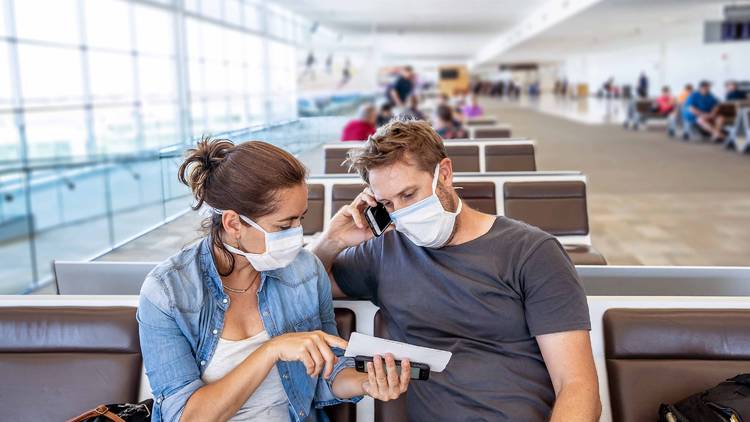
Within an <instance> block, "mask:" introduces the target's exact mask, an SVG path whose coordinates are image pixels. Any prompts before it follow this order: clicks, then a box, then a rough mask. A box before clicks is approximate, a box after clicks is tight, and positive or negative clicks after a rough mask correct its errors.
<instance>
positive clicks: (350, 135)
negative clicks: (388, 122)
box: [341, 104, 378, 141]
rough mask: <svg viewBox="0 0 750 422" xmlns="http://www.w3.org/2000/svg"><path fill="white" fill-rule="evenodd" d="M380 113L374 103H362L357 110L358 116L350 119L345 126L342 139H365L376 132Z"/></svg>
mask: <svg viewBox="0 0 750 422" xmlns="http://www.w3.org/2000/svg"><path fill="white" fill-rule="evenodd" d="M377 118H378V115H377V113H376V112H375V106H374V105H372V104H362V105H361V106H360V107H359V111H358V112H357V118H356V119H354V120H352V121H350V122H349V123H347V124H346V126H344V131H343V133H342V134H341V140H342V141H364V140H366V139H367V137H368V136H370V135H372V134H373V133H375V130H376V129H377V128H376V127H375V124H376V123H377Z"/></svg>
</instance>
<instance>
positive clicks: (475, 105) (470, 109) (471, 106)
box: [463, 95, 484, 118]
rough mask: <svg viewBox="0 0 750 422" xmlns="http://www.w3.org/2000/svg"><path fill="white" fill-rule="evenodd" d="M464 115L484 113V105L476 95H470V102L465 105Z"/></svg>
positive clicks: (469, 116) (475, 115) (477, 115)
mask: <svg viewBox="0 0 750 422" xmlns="http://www.w3.org/2000/svg"><path fill="white" fill-rule="evenodd" d="M463 112H464V116H466V117H468V118H472V117H479V116H481V115H482V114H484V110H482V106H480V105H479V101H478V100H477V97H476V95H471V96H469V103H468V104H466V105H464V109H463Z"/></svg>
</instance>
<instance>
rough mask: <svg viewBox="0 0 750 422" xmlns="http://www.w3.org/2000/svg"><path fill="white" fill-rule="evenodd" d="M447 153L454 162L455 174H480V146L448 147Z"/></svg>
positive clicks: (446, 148)
mask: <svg viewBox="0 0 750 422" xmlns="http://www.w3.org/2000/svg"><path fill="white" fill-rule="evenodd" d="M445 152H446V153H447V154H448V157H450V158H451V162H453V171H455V172H475V173H478V172H479V170H480V169H479V146H478V145H447V146H446V147H445Z"/></svg>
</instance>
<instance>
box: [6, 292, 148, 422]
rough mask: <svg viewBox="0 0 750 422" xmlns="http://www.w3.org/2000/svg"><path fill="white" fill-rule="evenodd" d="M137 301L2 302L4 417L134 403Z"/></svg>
mask: <svg viewBox="0 0 750 422" xmlns="http://www.w3.org/2000/svg"><path fill="white" fill-rule="evenodd" d="M135 311H136V309H135V308H134V307H64V308H58V307H39V308H35V307H9V308H0V374H2V382H1V383H0V409H2V416H0V419H2V420H7V421H54V422H59V421H62V420H66V419H69V418H72V417H75V416H77V415H79V414H81V413H83V412H84V411H86V410H88V409H92V408H94V407H96V406H97V405H99V404H106V403H119V402H131V403H132V402H136V401H137V400H138V389H139V385H140V380H141V366H142V360H141V350H140V343H139V341H138V323H137V322H136V320H135Z"/></svg>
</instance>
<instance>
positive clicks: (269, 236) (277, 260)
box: [224, 215, 303, 271]
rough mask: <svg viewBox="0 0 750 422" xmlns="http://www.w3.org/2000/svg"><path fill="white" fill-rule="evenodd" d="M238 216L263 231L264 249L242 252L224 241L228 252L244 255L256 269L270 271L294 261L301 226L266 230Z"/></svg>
mask: <svg viewBox="0 0 750 422" xmlns="http://www.w3.org/2000/svg"><path fill="white" fill-rule="evenodd" d="M240 218H241V219H242V220H243V221H245V222H246V223H247V224H249V225H251V226H253V227H255V228H256V229H258V230H260V231H261V232H263V235H264V236H265V242H266V251H265V252H263V253H260V254H258V253H250V252H244V251H241V250H239V249H237V248H235V247H234V246H232V245H229V244H227V243H224V247H226V248H227V250H228V251H229V252H232V253H234V254H237V255H242V256H244V257H245V258H246V259H247V260H248V261H250V265H252V266H253V268H255V269H256V270H257V271H270V270H276V269H279V268H284V267H286V266H287V265H289V264H291V263H292V261H294V258H296V257H297V254H298V253H299V251H300V250H302V244H303V233H302V226H297V227H292V228H290V229H286V230H281V231H277V232H267V231H265V230H264V229H263V228H262V227H261V226H260V225H259V224H257V223H256V222H254V221H253V220H251V219H249V218H248V217H245V216H244V215H240Z"/></svg>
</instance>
